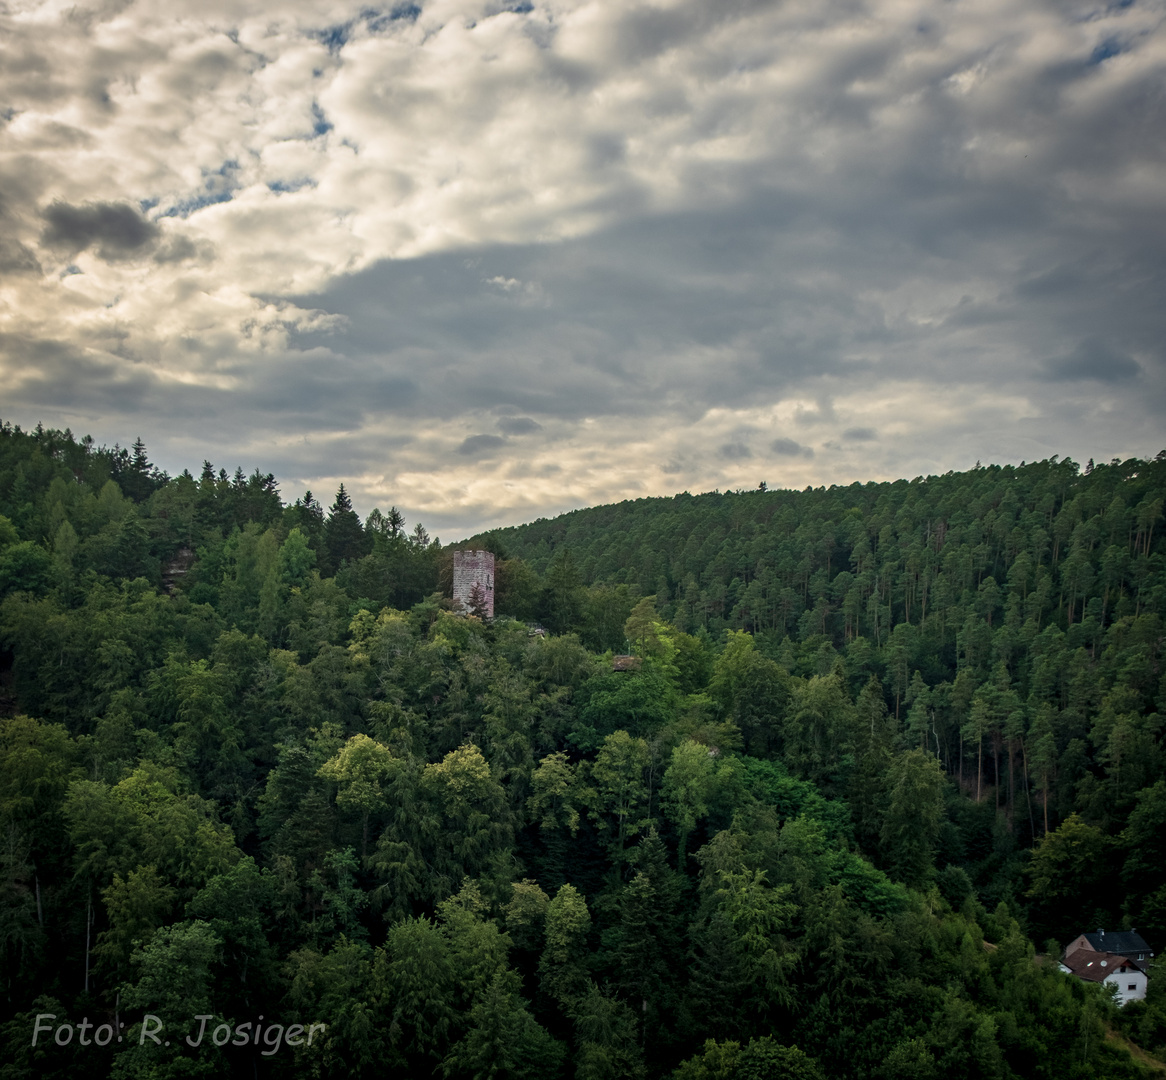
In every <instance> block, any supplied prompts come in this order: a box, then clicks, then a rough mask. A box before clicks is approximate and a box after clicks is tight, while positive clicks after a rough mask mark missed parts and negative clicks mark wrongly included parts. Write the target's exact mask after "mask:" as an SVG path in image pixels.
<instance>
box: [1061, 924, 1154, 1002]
mask: <svg viewBox="0 0 1166 1080" xmlns="http://www.w3.org/2000/svg"><path fill="white" fill-rule="evenodd" d="M1153 955H1154V954H1153V953H1152V952H1151V951H1150V947H1149V946H1148V945H1147V944H1146V942H1145V941H1144V940H1143V938H1142V937H1141V935H1140V934H1138V933H1137V931H1135V930H1118V931H1111V932H1109V933H1107V932H1106V931H1104V930H1098V931H1097V933H1096V934H1081V935H1080V936H1079V937H1077V938H1076V939H1075V940H1073V941H1071V942H1070V943H1069V947H1068V948H1067V949H1066V950H1065V958H1064V959H1063V960H1062V961H1061V970H1062V971H1064V972H1067V973H1068V974H1070V975H1076V976H1077V978H1079V979H1083V980H1084V981H1085V982H1093V983H1103V984H1105V985H1106V986H1115V987H1117V993H1118V1004H1120V1005H1124V1004H1126V1002H1127V1001H1141V1000H1142V999H1143V998H1145V996H1146V982H1147V976H1146V966H1147V964H1148V963H1149V961H1150V958H1151V957H1153Z"/></svg>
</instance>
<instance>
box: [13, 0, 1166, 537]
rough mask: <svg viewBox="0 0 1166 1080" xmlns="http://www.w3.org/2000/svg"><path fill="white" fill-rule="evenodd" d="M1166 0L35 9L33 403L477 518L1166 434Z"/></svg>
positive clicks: (597, 0) (21, 12) (23, 269)
mask: <svg viewBox="0 0 1166 1080" xmlns="http://www.w3.org/2000/svg"><path fill="white" fill-rule="evenodd" d="M1164 12H1166V5H1164V3H1163V2H1162V0H1151V2H1143V0H1133V2H1125V0H1122V2H1118V3H1114V4H1111V5H1109V6H1106V5H1105V4H1091V3H1083V2H1076V0H1058V2H1048V3H1038V2H1032V0H1021V2H1020V3H1017V2H1016V0H1009V2H1003V0H975V2H971V0H922V2H901V0H877V2H871V3H861V2H857V0H846V2H842V0H837V2H835V0H794V2H787V3H781V2H750V0H717V2H715V3H711V2H709V0H662V2H655V3H639V2H635V0H594V2H590V3H587V2H572V0H550V2H544V0H536V2H534V3H527V2H524V3H517V2H514V3H500V2H497V0H490V2H481V0H428V2H420V0H418V2H414V3H398V4H389V5H386V6H383V7H380V8H375V7H370V5H369V4H368V2H367V0H364V2H361V3H359V4H357V3H353V4H347V3H341V2H334V3H323V2H313V0H284V2H282V3H280V4H278V5H272V4H252V3H245V2H232V0H199V2H198V3H188V2H185V0H166V2H165V3H163V2H160V0H137V2H135V0H116V2H115V0H104V2H84V0H83V2H81V3H75V2H74V0H7V2H6V3H5V2H4V0H0V380H2V381H0V386H3V391H0V402H2V404H0V417H3V418H4V419H5V420H10V421H15V422H17V423H21V424H22V425H26V426H27V425H32V424H35V423H36V422H37V420H43V421H44V422H45V423H46V424H51V425H53V426H62V427H63V426H66V425H67V426H70V427H72V429H73V430H74V432H76V433H78V434H81V433H84V432H91V433H92V434H93V435H94V436H95V437H96V438H97V439H98V440H99V441H106V442H112V441H114V440H115V439H119V440H121V441H122V442H128V441H130V440H132V439H133V438H134V437H135V436H137V435H139V434H140V435H141V436H142V437H143V438H144V439H145V440H146V443H147V446H148V447H149V450H150V452H151V456H152V457H153V458H154V460H156V461H157V462H159V463H160V464H161V465H162V466H163V467H166V468H168V469H170V470H172V471H173V470H177V469H181V468H183V467H186V466H189V467H191V468H192V469H197V468H198V467H199V466H200V464H201V462H202V460H203V459H204V458H209V459H210V460H212V461H213V462H214V463H215V465H216V466H219V465H222V466H225V467H227V468H228V469H229V470H233V468H234V467H235V465H237V464H241V465H243V466H244V467H245V468H247V469H248V470H249V469H251V468H254V467H256V466H259V467H260V468H262V469H264V470H265V471H267V470H271V471H274V472H275V473H276V474H277V476H278V477H279V478H280V480H281V483H282V490H283V493H284V496H285V498H289V499H290V498H294V497H295V496H296V495H297V494H299V493H301V492H302V491H303V489H304V488H306V487H311V488H312V489H313V490H314V491H316V492H317V494H319V495H320V496H321V497H322V498H324V499H325V501H326V502H330V501H331V494H332V492H334V491H335V488H336V486H337V485H338V484H339V483H340V481H344V482H345V484H346V486H347V487H348V488H349V490H350V491H351V492H352V493H353V496H354V499H355V501H356V505H357V507H358V509H360V510H361V511H362V512H367V511H368V510H369V509H371V508H372V507H373V506H374V505H380V506H382V507H387V506H388V505H389V504H396V505H398V506H399V507H400V508H401V509H402V510H403V511H404V513H405V515H406V517H407V518H408V519H409V520H410V522H413V521H416V520H422V521H423V522H424V523H425V524H426V526H427V527H428V528H429V530H430V532H431V533H432V532H440V534H441V535H442V536H443V538H445V539H447V540H449V539H454V538H456V537H458V536H462V535H466V534H468V533H470V532H473V531H476V530H477V529H479V528H483V527H487V526H490V525H494V524H503V523H513V522H518V521H522V520H528V519H530V518H533V517H536V516H539V515H549V514H553V513H556V512H558V511H560V510H564V509H568V508H571V507H574V506H581V505H587V504H591V503H597V502H607V501H612V500H616V499H620V498H626V497H635V496H639V495H647V494H669V493H672V492H675V491H679V490H684V489H688V490H691V491H702V490H709V489H711V488H714V487H720V488H722V489H723V488H726V487H749V488H752V487H756V486H757V484H758V482H759V481H761V480H765V481H767V482H768V484H769V486H770V487H777V486H798V487H801V486H804V485H805V484H810V483H812V484H822V483H825V484H829V483H843V482H850V481H851V480H855V479H860V480H867V479H887V478H895V477H899V476H906V477H911V476H915V475H918V474H925V473H929V472H936V471H940V472H942V471H946V470H948V469H961V468H966V467H969V466H970V465H972V464H974V462H975V461H976V460H977V459H981V460H984V461H1015V462H1019V461H1020V460H1022V459H1028V460H1031V459H1033V458H1039V457H1046V456H1048V455H1051V454H1060V455H1062V456H1064V455H1071V456H1073V457H1075V458H1077V459H1079V460H1082V461H1083V460H1085V459H1086V458H1088V457H1094V458H1098V459H1106V460H1108V459H1109V458H1110V457H1112V456H1122V457H1124V456H1129V455H1134V454H1137V455H1153V454H1154V453H1156V452H1157V451H1158V450H1160V449H1162V447H1163V445H1166V356H1164V352H1163V350H1164V348H1166V345H1164V343H1166V302H1164V300H1163V297H1164V296H1166V280H1164V278H1166V273H1164V271H1166V91H1164V90H1163V87H1164V86H1166V28H1164V25H1163V17H1164Z"/></svg>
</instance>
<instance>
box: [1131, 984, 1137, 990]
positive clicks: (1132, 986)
mask: <svg viewBox="0 0 1166 1080" xmlns="http://www.w3.org/2000/svg"><path fill="white" fill-rule="evenodd" d="M1129 989H1130V990H1136V989H1137V986H1136V985H1135V984H1134V983H1130V985H1129Z"/></svg>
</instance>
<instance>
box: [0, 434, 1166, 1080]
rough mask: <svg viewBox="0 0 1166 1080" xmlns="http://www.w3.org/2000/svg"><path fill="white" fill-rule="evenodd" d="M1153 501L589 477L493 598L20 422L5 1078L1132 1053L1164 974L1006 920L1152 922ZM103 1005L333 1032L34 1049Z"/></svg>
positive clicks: (307, 508) (1159, 648)
mask: <svg viewBox="0 0 1166 1080" xmlns="http://www.w3.org/2000/svg"><path fill="white" fill-rule="evenodd" d="M1164 489H1166V458H1164V459H1163V460H1161V461H1159V460H1155V461H1152V462H1149V461H1129V462H1115V463H1111V464H1110V465H1103V466H1099V467H1097V468H1095V469H1093V470H1092V471H1090V472H1089V473H1088V474H1086V475H1081V474H1079V472H1078V470H1077V469H1076V467H1075V465H1073V463H1072V462H1059V461H1056V460H1053V461H1048V462H1039V463H1034V464H1032V465H1027V466H1024V467H1022V468H1020V469H1016V468H1012V467H1004V468H996V467H990V468H987V469H976V470H973V471H971V472H968V473H964V474H949V475H948V476H944V477H929V478H926V479H922V478H920V479H919V480H916V481H913V482H911V483H907V482H897V483H894V484H869V485H851V486H849V487H842V488H838V487H835V488H830V489H819V490H816V491H806V492H796V493H795V492H776V491H755V492H747V493H745V492H742V493H723V494H721V493H712V494H708V495H700V496H690V495H682V496H678V497H677V498H675V499H668V500H639V501H637V502H634V503H625V504H620V505H618V506H612V507H601V508H595V509H593V510H590V511H580V512H577V513H575V514H570V515H565V516H564V517H561V518H558V519H555V520H554V521H551V522H545V521H544V522H536V523H534V524H532V525H530V526H525V527H522V528H521V529H515V530H507V531H504V532H501V533H499V534H496V535H494V536H493V537H492V538H488V539H487V540H486V541H479V542H477V545H476V546H490V549H491V550H493V551H495V552H496V554H497V562H496V573H497V576H496V602H497V607H498V611H499V615H500V617H499V618H496V619H495V620H493V622H491V623H488V624H487V623H483V622H481V621H478V620H467V619H464V618H460V617H458V616H456V615H455V614H453V613H452V612H451V611H450V610H449V604H448V602H447V601H446V600H445V598H444V597H443V596H442V593H441V591H440V590H441V589H442V588H443V586H445V585H446V578H445V577H443V576H442V575H443V574H444V573H445V571H446V569H447V566H448V563H449V559H450V556H449V552H448V550H447V551H445V552H443V551H442V550H441V548H440V545H438V544H437V543H435V542H431V541H430V540H429V538H428V536H427V534H426V533H425V530H424V529H423V528H421V527H416V528H413V530H412V532H411V533H410V532H409V530H408V529H407V528H406V526H405V522H404V520H403V518H402V517H401V515H400V514H399V512H397V511H396V510H390V511H389V512H388V513H382V512H380V511H374V512H372V513H370V514H369V516H368V519H367V521H366V523H365V524H364V525H363V526H362V525H361V524H360V521H359V518H358V517H357V515H356V512H355V510H354V509H353V507H352V505H351V502H350V500H348V497H347V493H346V492H345V491H344V490H343V489H342V490H341V491H340V492H339V493H338V495H337V499H336V502H335V503H334V505H333V506H332V508H331V510H330V511H326V510H325V509H324V508H323V507H321V506H320V504H319V502H318V501H317V500H316V499H315V498H314V497H313V496H312V495H311V493H306V494H305V495H304V496H302V497H301V498H300V499H298V500H297V501H296V502H295V503H293V504H292V505H289V506H284V505H283V503H282V501H281V499H280V496H279V493H278V489H277V487H276V485H275V481H274V478H273V477H270V476H263V475H262V474H259V473H255V474H253V475H252V476H251V477H247V476H246V475H245V474H244V473H243V472H242V470H237V471H236V473H235V475H234V476H233V477H232V476H230V475H229V474H228V473H227V472H226V471H225V470H223V469H219V470H217V471H216V470H215V469H214V468H213V467H212V466H211V465H210V464H209V463H204V467H203V469H202V472H201V475H199V476H197V477H196V476H193V475H191V474H189V473H185V474H183V475H182V476H179V477H175V478H173V479H171V478H168V477H166V476H164V475H163V474H161V473H159V472H158V471H157V470H156V469H154V468H153V466H151V465H150V464H149V460H148V456H147V454H146V451H145V447H144V446H142V445H140V443H139V444H136V445H135V446H134V447H133V448H132V449H130V450H122V449H120V448H118V447H115V448H113V449H112V450H108V449H104V448H96V447H94V446H93V444H92V442H91V441H85V440H82V441H81V442H77V440H75V439H74V438H73V436H72V435H71V434H69V433H67V432H64V433H62V432H53V431H47V430H44V429H38V430H37V431H35V432H27V433H26V432H22V431H20V430H19V429H16V428H12V427H11V426H10V425H3V424H0V644H2V648H3V654H2V656H0V950H2V952H3V959H2V960H0V989H2V991H3V1000H4V1002H5V1004H4V1007H3V1011H2V1012H0V1032H2V1035H0V1037H2V1038H3V1039H4V1052H3V1054H2V1055H0V1060H3V1061H4V1062H5V1065H4V1066H3V1069H5V1070H7V1071H5V1073H4V1075H9V1074H11V1075H13V1076H29V1075H45V1076H53V1075H57V1076H59V1075H65V1074H76V1073H78V1072H80V1073H81V1074H82V1075H85V1074H87V1070H88V1071H93V1070H97V1071H99V1072H101V1074H102V1075H119V1076H185V1075H224V1074H227V1073H231V1072H237V1073H238V1074H239V1075H243V1074H247V1075H251V1074H253V1073H258V1072H262V1071H264V1070H268V1071H271V1072H272V1073H273V1074H279V1075H288V1076H299V1075H304V1076H319V1077H341V1076H344V1077H349V1076H355V1077H362V1076H369V1077H371V1076H378V1075H383V1073H384V1072H385V1071H390V1072H394V1073H396V1074H399V1075H410V1076H412V1075H417V1076H422V1075H438V1074H440V1075H443V1076H446V1077H450V1078H453V1077H479V1076H483V1077H484V1076H509V1075H513V1076H536V1075H537V1076H540V1077H541V1076H548V1077H566V1076H576V1077H588V1078H590V1077H596V1078H599V1077H641V1076H642V1077H644V1078H645V1080H647V1078H654V1077H659V1076H664V1075H667V1074H668V1073H669V1072H671V1071H672V1070H676V1075H679V1076H684V1077H693V1078H695V1077H712V1076H716V1077H749V1078H750V1080H752V1078H754V1077H762V1076H765V1077H769V1076H799V1077H806V1076H810V1077H816V1076H830V1077H834V1076H838V1077H842V1076H845V1077H852V1076H853V1077H856V1078H859V1080H878V1078H882V1077H891V1076H894V1077H900V1076H903V1077H910V1076H916V1077H938V1076H945V1077H946V1076H951V1077H952V1078H953V1080H954V1078H962V1077H969V1078H971V1077H995V1076H998V1077H1007V1076H1033V1077H1044V1076H1047V1077H1062V1076H1081V1077H1088V1076H1106V1077H1124V1076H1133V1075H1135V1073H1136V1067H1135V1066H1134V1064H1133V1062H1132V1059H1131V1058H1130V1057H1129V1055H1128V1054H1127V1053H1126V1051H1125V1050H1124V1049H1123V1048H1122V1046H1121V1045H1120V1044H1118V1043H1117V1042H1115V1041H1114V1040H1111V1039H1107V1037H1106V1031H1107V1030H1108V1029H1111V1028H1112V1029H1115V1030H1119V1031H1121V1032H1122V1033H1123V1034H1124V1036H1125V1037H1127V1038H1130V1039H1132V1040H1133V1041H1134V1042H1135V1043H1137V1044H1138V1045H1139V1046H1141V1047H1142V1048H1143V1049H1146V1050H1149V1051H1156V1052H1159V1053H1161V1052H1163V1048H1166V1038H1164V1037H1163V1035H1162V1032H1163V1030H1166V1023H1164V1021H1163V1019H1162V1017H1163V1015H1164V1014H1163V1010H1162V1002H1161V1000H1160V998H1161V994H1162V993H1163V991H1162V990H1161V989H1160V986H1159V984H1160V979H1159V977H1158V976H1157V975H1152V976H1151V980H1150V988H1151V989H1150V999H1148V1000H1147V1002H1146V1003H1144V1004H1136V1005H1132V1006H1127V1007H1126V1008H1125V1009H1123V1010H1122V1011H1120V1012H1117V1011H1115V1009H1114V1006H1113V1005H1112V1003H1110V1002H1108V1001H1107V1000H1106V999H1105V998H1104V995H1102V994H1100V993H1098V992H1096V988H1095V987H1092V986H1089V985H1086V984H1085V983H1083V982H1081V981H1079V980H1076V979H1074V978H1072V977H1070V976H1066V975H1064V974H1063V973H1061V972H1060V971H1059V970H1058V969H1057V966H1056V964H1055V955H1054V956H1052V957H1047V958H1046V957H1040V956H1038V955H1036V952H1035V949H1034V948H1033V946H1032V945H1031V943H1030V942H1029V940H1028V938H1026V936H1025V933H1026V932H1027V933H1030V934H1032V935H1033V937H1035V938H1038V939H1042V940H1043V938H1044V937H1046V936H1048V935H1052V936H1054V937H1056V938H1057V939H1058V940H1061V941H1066V940H1071V939H1072V938H1073V937H1075V936H1076V935H1077V934H1078V933H1080V932H1081V931H1082V930H1085V929H1094V928H1096V927H1097V926H1100V925H1105V926H1107V927H1113V928H1116V927H1119V926H1121V925H1123V924H1124V925H1130V924H1131V923H1132V924H1133V925H1136V926H1137V927H1138V928H1139V931H1140V932H1141V933H1143V934H1144V935H1145V936H1147V937H1148V938H1149V939H1150V940H1151V943H1152V947H1154V946H1156V947H1158V948H1159V949H1160V948H1161V940H1160V939H1161V938H1162V936H1163V935H1166V871H1164V870H1163V855H1164V852H1163V850H1162V835H1163V833H1164V831H1166V809H1164V807H1166V796H1164V794H1163V791H1164V789H1163V783H1164V782H1166V781H1164V780H1163V776H1164V772H1166V757H1164V751H1163V747H1162V737H1163V736H1162V723H1161V717H1162V715H1164V714H1166V680H1164V679H1163V676H1162V670H1163V662H1164V661H1166V630H1164V617H1166V607H1164V606H1163V605H1164V604H1166V586H1164V585H1163V577H1162V575H1163V572H1164V565H1163V559H1164V553H1166V531H1164V530H1162V529H1161V528H1160V527H1159V525H1160V521H1161V513H1162V506H1163V505H1164V504H1163V501H1162V500H1163V498H1164V496H1166V490H1164ZM502 541H504V543H503V542H502ZM508 615H513V616H517V617H518V618H520V619H522V620H524V621H534V620H539V621H541V623H542V631H544V632H540V631H539V629H538V628H536V627H531V626H527V625H525V624H524V622H519V621H516V620H515V619H512V618H507V617H505V616H508ZM545 631H549V633H548V632H545ZM627 651H634V652H635V653H636V654H637V655H638V656H639V657H640V659H641V661H642V663H641V666H640V668H639V670H638V671H613V670H612V664H611V655H610V654H611V653H613V652H619V653H623V652H627ZM9 661H11V663H10V664H9ZM28 717H35V718H36V719H29V718H28ZM1053 952H1054V953H1055V948H1054V950H1053ZM115 1010H120V1013H119V1015H120V1017H122V1018H125V1020H126V1022H127V1025H129V1026H127V1030H131V1027H130V1026H132V1025H136V1024H139V1023H140V1021H141V1016H142V1013H143V1012H146V1011H153V1013H154V1014H155V1015H158V1016H165V1017H166V1018H167V1023H171V1022H173V1023H175V1024H179V1023H183V1024H189V1023H190V1016H191V1015H199V1013H200V1011H201V1012H202V1013H206V1014H213V1015H214V1016H216V1017H221V1018H222V1019H223V1020H224V1021H229V1022H230V1023H237V1022H242V1021H243V1020H247V1019H251V1020H254V1019H255V1018H256V1017H258V1016H259V1015H260V1014H261V1013H262V1014H263V1015H264V1016H266V1017H267V1022H273V1023H275V1024H277V1025H283V1026H285V1027H286V1026H288V1025H292V1024H303V1023H305V1022H308V1023H311V1022H313V1021H315V1020H319V1021H320V1022H321V1023H324V1024H326V1025H327V1026H326V1029H325V1030H324V1031H323V1032H322V1033H318V1034H317V1036H316V1039H315V1041H314V1043H313V1045H312V1047H311V1048H308V1047H306V1046H301V1047H299V1048H297V1049H294V1050H293V1049H292V1048H290V1047H285V1048H282V1049H281V1050H280V1051H279V1052H278V1054H276V1055H275V1058H274V1060H271V1059H269V1058H267V1057H265V1056H264V1054H263V1050H262V1048H261V1047H258V1046H256V1047H247V1048H240V1049H239V1050H238V1052H236V1050H234V1049H231V1050H223V1051H218V1050H215V1049H214V1048H210V1049H209V1050H208V1049H206V1048H204V1049H203V1050H202V1051H199V1052H195V1051H194V1049H193V1048H192V1047H190V1046H188V1045H186V1044H185V1043H182V1044H181V1045H172V1046H171V1047H169V1048H165V1047H156V1046H154V1045H153V1044H150V1043H149V1042H148V1041H147V1044H144V1045H141V1046H139V1045H138V1044H137V1042H136V1039H134V1038H133V1037H131V1039H130V1041H129V1042H128V1043H125V1044H121V1045H120V1046H117V1047H116V1049H114V1048H111V1049H108V1050H107V1051H105V1054H106V1056H105V1057H103V1058H101V1059H100V1061H99V1060H98V1058H97V1057H96V1056H94V1057H93V1058H92V1060H89V1059H85V1060H82V1059H81V1057H80V1056H79V1053H75V1052H74V1051H75V1050H76V1046H75V1045H74V1044H69V1045H68V1046H64V1045H62V1046H58V1045H57V1044H56V1043H55V1042H53V1043H52V1044H51V1046H45V1045H38V1046H37V1047H32V1046H31V1045H30V1039H29V1035H30V1031H31V1025H32V1024H33V1023H34V1022H35V1017H36V1014H37V1013H38V1012H41V1013H44V1012H51V1013H54V1014H57V1015H59V1016H61V1017H62V1018H63V1017H65V1016H68V1017H69V1018H70V1020H71V1022H72V1021H76V1020H77V1018H79V1017H82V1016H88V1017H89V1019H90V1021H92V1020H93V1018H95V1017H97V1016H101V1017H110V1018H112V1017H113V1014H114V1011H115ZM127 1010H130V1011H127ZM188 1014H189V1015H188ZM273 1018H274V1019H273ZM132 1030H133V1031H135V1032H136V1030H137V1029H136V1028H132ZM706 1040H707V1041H706ZM171 1041H172V1044H173V1043H175V1040H171ZM179 1041H180V1040H179ZM795 1044H796V1045H795ZM702 1046H703V1047H704V1049H703V1050H702Z"/></svg>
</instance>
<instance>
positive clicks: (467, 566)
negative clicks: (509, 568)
mask: <svg viewBox="0 0 1166 1080" xmlns="http://www.w3.org/2000/svg"><path fill="white" fill-rule="evenodd" d="M453 602H454V607H455V608H456V609H457V610H458V611H459V612H461V613H462V614H466V615H468V614H470V613H472V612H474V611H475V609H477V613H480V614H482V615H483V617H484V618H487V619H492V618H494V555H493V553H492V552H489V551H455V552H454V553H453Z"/></svg>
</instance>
